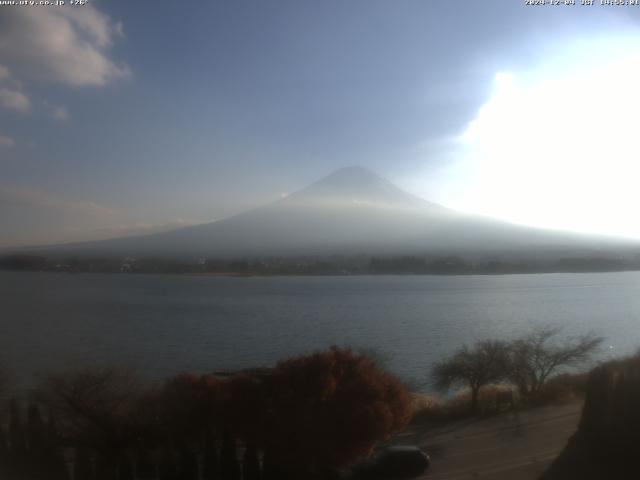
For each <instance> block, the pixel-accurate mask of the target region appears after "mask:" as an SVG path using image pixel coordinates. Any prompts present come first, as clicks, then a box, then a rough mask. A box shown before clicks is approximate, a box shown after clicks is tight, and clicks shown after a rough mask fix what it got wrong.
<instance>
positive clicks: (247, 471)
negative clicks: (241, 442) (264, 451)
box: [242, 443, 260, 480]
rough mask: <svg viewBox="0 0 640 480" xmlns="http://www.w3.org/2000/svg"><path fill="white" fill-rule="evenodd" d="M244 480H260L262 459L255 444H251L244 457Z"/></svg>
mask: <svg viewBox="0 0 640 480" xmlns="http://www.w3.org/2000/svg"><path fill="white" fill-rule="evenodd" d="M242 480H260V459H259V458H258V449H257V447H256V445H255V444H254V443H249V444H248V445H247V448H246V449H245V451H244V455H243V457H242Z"/></svg>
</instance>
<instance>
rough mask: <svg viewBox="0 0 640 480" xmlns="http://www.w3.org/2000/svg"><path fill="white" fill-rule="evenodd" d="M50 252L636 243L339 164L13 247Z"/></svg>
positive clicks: (590, 247) (359, 250)
mask: <svg viewBox="0 0 640 480" xmlns="http://www.w3.org/2000/svg"><path fill="white" fill-rule="evenodd" d="M26 252H29V253H34V254H38V255H42V256H45V257H48V258H67V257H77V258H88V257H94V258H95V257H101V258H111V259H112V258H124V257H136V258H140V257H145V258H149V257H162V258H173V259H180V260H183V261H184V260H186V259H191V260H193V259H196V258H215V259H234V258H242V259H247V258H257V259H261V260H263V259H265V257H274V256H275V257H287V258H294V257H301V256H315V257H327V256H333V255H345V256H350V257H352V256H361V255H362V256H369V257H370V256H407V255H412V256H419V257H432V258H433V257H447V256H452V255H453V256H459V257H462V258H464V259H465V261H470V260H478V259H479V258H488V257H495V256H496V255H497V256H499V257H500V260H507V261H514V259H517V261H518V262H522V261H526V260H528V259H533V260H534V261H536V262H540V261H558V260H560V259H562V258H570V257H581V258H594V257H604V256H606V257H610V258H613V259H620V260H623V261H628V260H629V259H633V258H634V256H635V255H638V254H640V243H639V242H633V241H624V240H620V239H613V238H607V237H589V236H584V235H578V234H571V233H563V232H551V231H545V230H541V229H536V228H530V227H522V226H517V225H512V224H509V223H506V222H501V221H497V220H492V219H489V218H484V217H479V216H472V215H465V214H461V213H458V212H455V211H453V210H449V209H447V208H445V207H442V206H440V205H437V204H434V203H430V202H428V201H426V200H423V199H420V198H418V197H415V196H413V195H411V194H409V193H406V192H404V191H403V190H401V189H399V188H398V187H396V186H395V185H393V184H391V183H390V182H388V181H387V180H385V179H382V178H380V177H379V176H377V175H375V174H373V173H371V172H369V171H368V170H366V169H362V168H357V167H351V168H346V169H342V170H339V171H337V172H335V173H333V174H331V175H329V176H328V177H326V178H324V179H322V180H320V181H319V182H316V183H314V184H312V185H310V186H308V187H306V188H304V189H302V190H300V191H298V192H295V193H293V194H291V195H289V196H287V197H285V198H283V199H280V200H278V201H276V202H274V203H272V204H270V205H266V206H263V207H260V208H256V209H254V210H251V211H248V212H245V213H241V214H239V215H235V216H233V217H230V218H227V219H223V220H220V221H217V222H213V223H206V224H201V225H196V226H191V227H185V228H180V229H176V230H173V231H170V232H164V233H158V234H153V235H144V236H136V237H127V238H117V239H111V240H104V241H97V242H83V243H70V244H66V245H56V246H47V247H37V248H20V249H18V250H16V249H14V250H13V251H12V252H8V251H7V253H26Z"/></svg>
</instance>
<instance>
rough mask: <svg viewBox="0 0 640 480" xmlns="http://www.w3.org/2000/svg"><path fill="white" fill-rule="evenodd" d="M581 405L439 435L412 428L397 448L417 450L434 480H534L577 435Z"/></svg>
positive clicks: (475, 423)
mask: <svg viewBox="0 0 640 480" xmlns="http://www.w3.org/2000/svg"><path fill="white" fill-rule="evenodd" d="M581 409H582V403H581V402H574V403H570V404H566V405H561V406H549V407H539V408H534V409H529V410H524V411H518V410H513V411H508V412H505V413H502V414H500V415H496V416H493V417H489V418H485V419H476V420H467V421H460V422H456V423H454V424H449V425H447V426H443V427H439V428H436V429H431V428H426V427H420V426H412V427H410V428H408V429H407V430H405V431H404V432H402V434H400V435H398V436H397V437H395V438H394V439H393V442H392V443H394V444H413V445H419V446H420V447H421V448H422V449H423V450H425V451H426V452H427V453H428V454H429V455H430V456H431V460H432V464H431V468H430V469H429V471H428V472H427V473H426V474H425V475H424V476H422V477H420V478H423V479H425V480H426V479H431V480H462V479H474V478H476V479H487V480H489V479H490V480H534V479H537V478H538V477H539V476H540V475H541V474H542V472H543V471H544V470H545V469H546V468H547V467H548V466H549V464H550V463H551V462H552V461H553V459H554V458H556V456H557V455H558V454H559V453H560V452H561V451H562V449H563V448H564V447H565V445H566V443H567V440H568V439H569V437H570V436H571V435H572V434H573V433H574V432H575V430H576V428H577V425H578V421H579V420H580V412H581Z"/></svg>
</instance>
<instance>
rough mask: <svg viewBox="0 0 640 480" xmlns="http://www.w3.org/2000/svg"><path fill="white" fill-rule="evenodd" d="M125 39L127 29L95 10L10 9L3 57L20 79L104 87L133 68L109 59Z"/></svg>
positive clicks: (0, 45) (1, 32)
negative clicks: (114, 47)
mask: <svg viewBox="0 0 640 480" xmlns="http://www.w3.org/2000/svg"><path fill="white" fill-rule="evenodd" d="M121 36H122V25H121V24H119V23H114V22H113V21H112V20H111V19H110V18H109V17H108V16H106V15H104V14H103V13H101V12H100V11H98V10H97V9H96V8H94V7H93V6H91V5H86V6H84V7H82V8H49V9H44V8H14V9H6V12H3V15H2V17H1V18H0V57H2V59H3V62H4V63H6V65H8V67H9V68H10V69H11V72H12V74H13V76H14V77H16V78H18V79H34V80H38V81H43V82H56V83H61V84H64V85H69V86H102V85H105V84H107V83H108V82H110V81H113V80H115V79H118V78H122V77H126V76H127V75H129V69H128V67H127V66H126V65H123V64H117V63H116V62H115V61H114V60H113V59H111V58H110V55H109V47H111V46H112V45H113V41H114V38H116V37H121ZM16 45H19V48H16ZM5 68H6V67H5ZM5 75H8V71H7V72H5Z"/></svg>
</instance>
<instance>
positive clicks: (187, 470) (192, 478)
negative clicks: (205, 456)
mask: <svg viewBox="0 0 640 480" xmlns="http://www.w3.org/2000/svg"><path fill="white" fill-rule="evenodd" d="M198 479H199V475H198V457H197V456H196V454H195V453H194V451H193V450H192V449H191V448H189V447H188V446H185V447H183V448H182V449H181V451H180V480H198Z"/></svg>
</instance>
